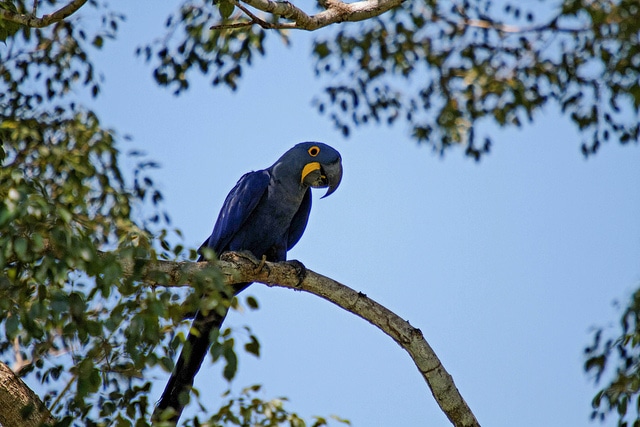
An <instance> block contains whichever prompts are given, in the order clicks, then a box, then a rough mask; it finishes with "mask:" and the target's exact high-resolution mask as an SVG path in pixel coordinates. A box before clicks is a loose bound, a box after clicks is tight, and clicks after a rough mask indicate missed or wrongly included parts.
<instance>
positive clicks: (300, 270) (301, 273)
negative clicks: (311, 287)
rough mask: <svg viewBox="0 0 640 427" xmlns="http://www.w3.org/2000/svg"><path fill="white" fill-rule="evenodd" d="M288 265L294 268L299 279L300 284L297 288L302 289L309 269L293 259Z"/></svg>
mask: <svg viewBox="0 0 640 427" xmlns="http://www.w3.org/2000/svg"><path fill="white" fill-rule="evenodd" d="M287 264H289V265H290V266H291V267H293V268H294V269H295V271H296V277H297V278H298V284H297V285H296V287H298V288H299V287H301V286H302V282H303V281H304V279H305V278H306V277H307V267H305V266H304V264H303V263H301V262H300V261H298V260H297V259H292V260H291V261H287Z"/></svg>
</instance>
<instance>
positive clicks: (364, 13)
mask: <svg viewBox="0 0 640 427" xmlns="http://www.w3.org/2000/svg"><path fill="white" fill-rule="evenodd" d="M242 2H243V3H245V4H247V5H249V6H251V7H253V8H255V9H258V10H260V11H262V12H265V13H269V14H271V15H273V16H276V17H282V18H285V19H287V20H289V21H291V22H283V23H267V22H265V21H264V20H262V19H260V18H257V17H255V15H253V17H252V22H253V23H255V24H258V25H260V26H262V27H263V28H272V29H300V30H308V31H313V30H317V29H319V28H322V27H326V26H328V25H331V24H335V23H339V22H356V21H363V20H366V19H369V18H372V17H374V16H378V15H381V14H383V13H385V12H387V11H388V10H391V9H393V8H394V7H397V6H399V5H400V4H401V3H402V0H363V1H358V2H354V3H343V2H341V1H339V0H327V1H323V2H321V4H322V6H323V7H325V10H323V11H322V12H319V13H317V14H315V15H308V14H307V13H306V12H305V11H303V10H302V9H300V8H299V7H297V6H295V5H294V4H293V3H290V2H288V1H274V0H242ZM238 7H240V6H238ZM241 10H243V12H245V13H247V12H246V9H242V8H241ZM247 15H249V16H252V14H250V13H247ZM254 17H255V18H256V19H254ZM261 22H262V23H264V24H266V25H263V24H261ZM232 25H233V24H221V25H216V26H214V27H212V28H213V29H225V28H233V27H232ZM236 28H237V27H236Z"/></svg>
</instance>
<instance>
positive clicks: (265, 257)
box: [253, 255, 267, 273]
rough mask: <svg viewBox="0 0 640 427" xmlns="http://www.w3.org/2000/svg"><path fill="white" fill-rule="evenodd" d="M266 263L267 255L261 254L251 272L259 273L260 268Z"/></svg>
mask: <svg viewBox="0 0 640 427" xmlns="http://www.w3.org/2000/svg"><path fill="white" fill-rule="evenodd" d="M266 263H267V256H266V255H262V258H261V259H260V262H259V263H258V265H257V266H256V268H255V269H254V270H253V272H254V273H260V272H261V271H262V269H263V268H264V266H265V264H266Z"/></svg>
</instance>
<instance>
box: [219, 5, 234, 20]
mask: <svg viewBox="0 0 640 427" xmlns="http://www.w3.org/2000/svg"><path fill="white" fill-rule="evenodd" d="M234 9H235V6H234V4H233V3H231V2H228V1H221V2H220V4H218V10H219V11H220V16H221V17H222V19H229V17H230V16H231V14H232V13H233V10H234Z"/></svg>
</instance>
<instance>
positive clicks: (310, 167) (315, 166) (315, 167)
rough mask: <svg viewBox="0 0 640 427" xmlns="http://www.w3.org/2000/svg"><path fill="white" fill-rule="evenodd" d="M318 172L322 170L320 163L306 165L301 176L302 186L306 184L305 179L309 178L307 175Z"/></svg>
mask: <svg viewBox="0 0 640 427" xmlns="http://www.w3.org/2000/svg"><path fill="white" fill-rule="evenodd" d="M317 170H320V163H318V162H311V163H307V164H306V165H304V168H303V169H302V174H301V175H300V183H301V184H302V183H303V182H304V179H305V178H306V177H307V175H309V174H310V173H311V172H313V171H317Z"/></svg>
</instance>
